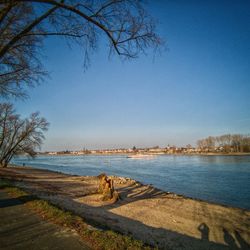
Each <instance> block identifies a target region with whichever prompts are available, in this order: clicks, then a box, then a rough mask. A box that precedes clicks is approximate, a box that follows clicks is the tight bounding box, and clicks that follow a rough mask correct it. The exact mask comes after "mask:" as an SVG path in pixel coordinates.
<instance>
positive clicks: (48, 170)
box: [0, 164, 250, 212]
mask: <svg viewBox="0 0 250 250" xmlns="http://www.w3.org/2000/svg"><path fill="white" fill-rule="evenodd" d="M9 167H11V168H20V169H22V168H25V169H26V168H27V169H33V170H38V171H42V172H51V173H55V174H62V175H65V176H68V177H86V178H95V177H97V176H94V175H83V176H82V175H78V174H68V173H64V172H61V171H56V170H50V169H42V168H35V167H32V166H19V165H15V164H9ZM0 169H1V168H0ZM108 176H109V177H111V178H112V179H114V180H115V181H116V182H123V183H126V182H127V181H128V182H132V183H134V184H136V185H140V186H144V187H150V188H153V189H154V190H157V191H158V192H161V193H165V194H169V195H174V196H177V197H181V198H183V199H190V200H194V201H198V202H206V203H210V204H213V205H218V206H223V207H225V208H232V209H240V210H244V211H248V212H250V208H249V209H248V208H244V207H240V206H232V205H229V204H223V203H218V202H214V201H209V200H203V199H199V198H196V197H191V196H187V195H184V194H179V193H176V192H171V191H167V190H163V189H161V188H158V187H155V186H154V185H153V184H146V183H143V182H141V181H138V180H135V179H132V178H130V177H126V176H116V175H108ZM0 177H1V173H0Z"/></svg>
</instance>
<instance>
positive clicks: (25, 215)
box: [0, 190, 89, 250]
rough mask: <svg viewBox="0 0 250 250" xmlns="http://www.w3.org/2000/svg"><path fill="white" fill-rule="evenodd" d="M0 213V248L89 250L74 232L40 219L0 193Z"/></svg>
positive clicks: (6, 249) (20, 203) (9, 249)
mask: <svg viewBox="0 0 250 250" xmlns="http://www.w3.org/2000/svg"><path fill="white" fill-rule="evenodd" d="M0 211H1V212H0V249H4V250H17V249H23V250H27V249H37V250H42V249H60V250H62V249H65V250H68V249H73V250H80V249H81V250H84V249H85V250H87V249H89V248H88V247H86V246H85V245H84V244H83V243H82V242H81V240H80V238H79V236H78V235H77V234H76V233H73V232H72V231H67V230H65V229H64V230H63V229H62V228H60V227H58V226H56V225H54V224H52V223H49V222H46V221H44V220H42V219H41V218H40V217H39V216H38V215H36V214H34V213H32V212H31V211H30V210H29V209H27V207H25V205H24V204H23V203H22V202H21V201H20V200H19V199H17V198H12V197H10V196H9V195H8V194H7V193H6V192H5V191H3V190H0Z"/></svg>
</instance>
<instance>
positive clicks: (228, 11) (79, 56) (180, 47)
mask: <svg viewBox="0 0 250 250" xmlns="http://www.w3.org/2000/svg"><path fill="white" fill-rule="evenodd" d="M148 9H149V12H150V13H151V14H152V15H153V16H154V17H155V18H157V19H158V21H159V24H158V32H159V34H160V35H161V36H162V37H163V38H164V39H165V40H166V42H167V47H168V50H167V51H165V52H163V53H162V55H161V56H156V57H155V58H154V59H153V56H152V54H151V53H149V55H148V56H141V57H140V58H139V59H136V60H133V61H127V62H122V61H121V60H120V59H119V58H118V57H113V58H112V59H111V60H110V59H108V56H107V55H108V51H107V49H106V47H105V43H106V41H105V40H103V42H101V43H100V44H99V49H98V50H97V51H96V53H95V54H94V55H93V56H92V58H91V66H90V68H89V69H88V70H87V71H84V69H83V52H82V51H81V50H80V49H79V48H78V47H73V48H72V49H70V48H69V47H68V46H67V44H66V43H65V42H64V41H63V40H60V39H56V38H53V39H48V40H46V43H45V50H44V55H45V56H46V57H45V58H44V59H43V62H44V64H45V66H46V69H47V70H48V71H49V72H50V78H49V79H47V80H46V81H45V82H44V83H43V84H41V85H40V86H38V87H36V88H34V89H32V90H30V91H29V94H30V98H29V99H27V100H25V101H17V102H16V107H17V108H16V109H17V111H18V112H19V113H21V114H22V115H23V116H27V115H28V114H30V113H31V112H34V111H37V110H39V111H40V112H41V115H42V116H44V117H46V118H47V119H48V121H49V122H50V129H49V131H48V132H47V133H46V140H45V142H44V145H43V148H42V150H65V149H69V150H73V149H82V148H91V149H92V148H118V147H133V146H134V145H135V146H137V147H143V146H156V145H159V146H167V145H168V144H171V145H177V146H179V145H184V146H185V145H186V144H188V143H191V144H192V145H195V144H196V141H197V139H200V138H203V137H206V136H209V135H221V134H225V133H243V134H248V133H250V1H237V0H235V1H229V0H228V1H226V0H225V1H222V0H221V1H213V0H212V1H208V0H207V1H192V0H191V1H186V0H183V1H180V0H169V1H167V0H165V1H164V0H162V1H160V0H159V1H149V5H148Z"/></svg>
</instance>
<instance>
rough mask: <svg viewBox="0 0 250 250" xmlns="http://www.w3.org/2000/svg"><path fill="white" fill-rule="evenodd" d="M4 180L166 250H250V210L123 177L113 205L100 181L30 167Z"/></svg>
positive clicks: (7, 172)
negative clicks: (105, 199)
mask: <svg viewBox="0 0 250 250" xmlns="http://www.w3.org/2000/svg"><path fill="white" fill-rule="evenodd" d="M0 176H1V177H3V178H7V179H11V180H13V181H15V182H16V185H18V186H20V187H21V188H23V189H25V190H27V191H29V192H31V193H33V194H35V195H37V196H38V197H40V198H42V199H46V200H49V201H50V202H52V203H54V204H56V205H58V206H60V207H64V208H66V209H68V210H71V211H73V212H74V213H77V214H79V215H81V216H82V217H84V218H85V219H86V220H87V221H89V223H94V224H95V225H98V226H100V227H105V228H110V229H113V230H115V231H118V232H121V233H123V234H128V235H132V236H133V237H135V238H136V239H140V240H142V241H143V242H145V243H147V244H151V245H154V246H158V247H159V248H162V249H228V247H230V248H241V249H248V248H249V247H250V211H248V210H243V209H238V208H232V207H226V206H221V205H217V204H211V203H208V202H204V201H199V200H194V199H190V198H186V197H183V196H178V195H175V194H172V193H167V192H163V191H161V190H159V189H156V188H154V187H152V186H150V185H142V184H141V183H139V182H136V181H134V180H131V179H126V178H121V177H114V182H115V188H116V190H117V191H118V192H119V195H120V197H121V199H120V200H119V201H118V202H116V203H114V204H112V203H109V202H103V201H101V199H100V196H99V195H98V194H96V190H97V187H98V179H97V177H93V176H72V175H66V174H62V173H56V172H52V171H48V170H39V169H33V168H26V167H11V168H6V169H0Z"/></svg>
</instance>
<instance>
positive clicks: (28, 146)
mask: <svg viewBox="0 0 250 250" xmlns="http://www.w3.org/2000/svg"><path fill="white" fill-rule="evenodd" d="M47 129H48V122H47V121H46V120H45V119H44V118H41V117H39V113H33V114H31V115H30V117H29V118H26V119H21V118H20V116H19V115H17V114H16V113H15V110H14V109H13V105H12V104H9V103H2V104H0V166H2V167H7V165H8V163H9V162H10V160H11V159H12V157H13V156H14V155H18V154H23V153H25V154H27V155H29V156H31V157H33V156H34V155H35V154H36V153H35V150H36V149H37V148H39V147H40V145H41V143H42V141H43V139H44V132H45V131H46V130H47Z"/></svg>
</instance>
